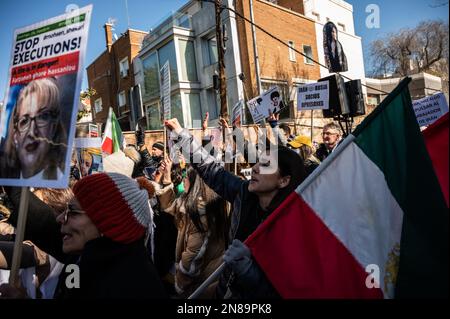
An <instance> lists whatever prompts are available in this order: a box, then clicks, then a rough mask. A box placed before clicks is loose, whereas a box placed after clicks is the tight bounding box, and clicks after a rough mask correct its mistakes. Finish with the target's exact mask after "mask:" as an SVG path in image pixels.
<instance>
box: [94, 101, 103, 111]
mask: <svg viewBox="0 0 450 319" xmlns="http://www.w3.org/2000/svg"><path fill="white" fill-rule="evenodd" d="M94 110H95V113H100V112H101V111H102V110H103V106H102V98H98V99H96V100H95V101H94Z"/></svg>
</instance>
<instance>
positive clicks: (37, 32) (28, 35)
mask: <svg viewBox="0 0 450 319" xmlns="http://www.w3.org/2000/svg"><path fill="white" fill-rule="evenodd" d="M85 19H86V14H85V13H83V14H80V15H79V16H76V17H72V18H68V19H65V20H61V21H58V22H55V23H52V24H49V25H46V26H44V27H40V28H37V29H34V30H30V31H27V32H23V33H19V34H18V35H17V38H16V41H21V40H24V39H28V38H31V37H35V36H37V35H40V34H42V33H46V32H50V31H54V30H57V29H60V28H64V27H66V26H68V25H71V24H74V23H79V22H83V21H84V20H85Z"/></svg>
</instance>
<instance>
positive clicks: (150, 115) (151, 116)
mask: <svg viewBox="0 0 450 319" xmlns="http://www.w3.org/2000/svg"><path fill="white" fill-rule="evenodd" d="M145 114H146V116H147V129H149V130H160V129H162V124H161V114H160V112H159V103H158V102H155V103H153V104H150V105H148V106H147V110H146V113H145Z"/></svg>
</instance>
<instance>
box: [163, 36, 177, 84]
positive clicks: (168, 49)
mask: <svg viewBox="0 0 450 319" xmlns="http://www.w3.org/2000/svg"><path fill="white" fill-rule="evenodd" d="M158 59H159V69H161V68H162V67H163V65H164V64H165V63H166V62H167V61H169V67H170V83H171V84H172V85H173V84H175V83H178V71H177V58H176V54H175V45H174V42H173V40H171V41H170V42H169V43H167V44H166V45H164V46H163V47H161V48H159V49H158Z"/></svg>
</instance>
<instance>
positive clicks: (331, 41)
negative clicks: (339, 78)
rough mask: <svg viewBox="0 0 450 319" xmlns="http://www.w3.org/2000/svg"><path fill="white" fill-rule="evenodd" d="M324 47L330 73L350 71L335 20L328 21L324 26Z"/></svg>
mask: <svg viewBox="0 0 450 319" xmlns="http://www.w3.org/2000/svg"><path fill="white" fill-rule="evenodd" d="M323 48H324V53H325V61H326V64H327V67H328V71H330V73H332V72H345V71H348V66H347V57H346V56H345V53H344V49H343V48H342V44H341V43H340V42H339V40H338V30H337V28H336V25H335V24H334V23H333V22H327V24H325V26H324V27H323Z"/></svg>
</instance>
